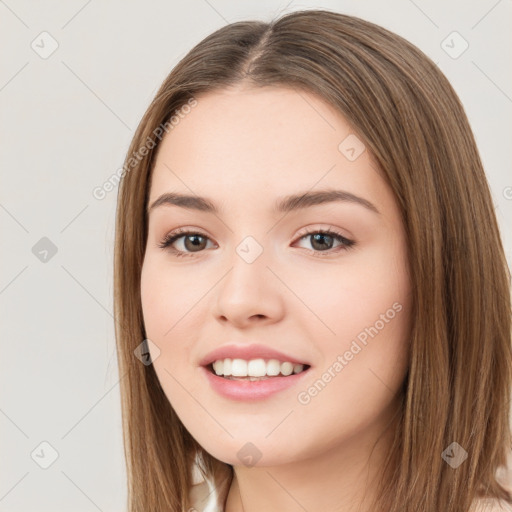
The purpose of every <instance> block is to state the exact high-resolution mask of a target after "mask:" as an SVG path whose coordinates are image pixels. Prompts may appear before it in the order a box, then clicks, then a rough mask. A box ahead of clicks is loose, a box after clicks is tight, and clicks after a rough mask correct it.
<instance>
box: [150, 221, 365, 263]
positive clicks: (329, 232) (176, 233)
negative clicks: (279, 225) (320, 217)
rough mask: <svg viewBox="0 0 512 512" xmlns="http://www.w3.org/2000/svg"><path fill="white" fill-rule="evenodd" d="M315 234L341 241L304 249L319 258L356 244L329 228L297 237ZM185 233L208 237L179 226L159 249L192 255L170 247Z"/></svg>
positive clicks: (185, 255)
mask: <svg viewBox="0 0 512 512" xmlns="http://www.w3.org/2000/svg"><path fill="white" fill-rule="evenodd" d="M316 234H323V235H329V236H332V237H334V238H335V239H337V240H338V241H340V242H341V243H342V246H341V247H338V249H337V250H335V249H329V250H327V251H315V250H314V249H305V250H306V251H308V252H309V253H310V254H312V255H313V256H316V257H319V258H325V257H328V256H330V255H332V254H333V253H338V252H341V251H347V250H349V249H351V248H352V247H354V245H356V242H354V241H353V240H349V239H348V238H346V237H344V236H343V235H341V234H340V233H338V232H337V231H333V230H331V229H323V230H320V229H316V230H307V231H306V232H305V233H303V234H302V235H301V236H300V237H299V240H301V239H302V238H306V237H307V236H310V235H316ZM185 235H199V236H202V237H204V238H208V237H207V236H206V235H204V234H203V233H200V232H196V231H190V230H187V229H184V228H179V229H177V230H175V231H173V232H171V233H169V234H168V235H166V236H165V237H164V239H163V240H162V241H161V242H160V243H159V244H158V247H159V248H160V249H168V250H170V251H171V252H172V253H173V254H174V255H175V256H178V257H188V256H194V254H195V253H187V252H184V251H178V250H176V249H174V248H172V247H171V244H173V243H174V242H175V241H176V240H178V239H179V238H182V237H183V236H185ZM199 252H201V251H199Z"/></svg>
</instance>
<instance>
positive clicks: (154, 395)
mask: <svg viewBox="0 0 512 512" xmlns="http://www.w3.org/2000/svg"><path fill="white" fill-rule="evenodd" d="M240 83H244V84H248V85H251V86H255V87H263V86H287V87H292V88H295V89H296V90H297V91H299V90H304V91H308V92H311V93H315V94H317V95H319V96H320V97H321V98H323V99H324V100H325V101H326V102H328V103H329V104H331V105H333V106H334V107H335V108H336V109H338V111H339V112H340V113H341V114H342V115H343V116H345V118H346V119H347V120H348V122H349V123H350V124H351V125H352V126H353V127H354V129H355V130H356V133H357V134H358V136H359V137H360V138H361V140H363V142H364V144H365V145H366V147H367V148H368V150H369V151H370V152H371V154H372V155H373V157H374V159H375V161H376V162H377V163H378V166H379V169H380V170H381V171H382V174H383V176H384V177H385V179H386V181H387V182H388V184H389V186H390V187H391V189H392V191H393V193H394V195H395V198H396V201H397V203H398V205H399V208H400V210H401V214H402V219H403V223H404V226H405V230H406V234H407V239H408V258H409V264H410V269H411V280H412V282H411V288H412V294H413V295H412V303H413V307H412V318H411V333H410V361H409V370H408V374H407V376H406V381H405V383H404V387H403V391H404V392H403V408H402V411H401V416H400V418H399V420H400V421H399V422H398V426H397V428H396V431H395V434H394V435H395V437H394V442H393V444H392V446H391V449H390V452H389V457H388V459H387V460H388V462H387V467H385V468H382V469H383V475H385V478H384V476H383V479H382V482H381V486H380V488H379V495H378V502H377V503H376V506H375V510H385V511H386V512H398V511H410V510H414V511H417V512H420V511H421V512H439V511H440V510H442V511H443V512H467V511H468V510H469V508H470V506H471V504H472V503H473V500H474V499H475V498H476V497H478V496H489V497H494V498H502V499H504V500H506V501H507V502H508V503H512V495H511V494H510V492H509V491H508V490H507V489H506V488H505V487H503V486H502V485H500V483H499V481H497V479H496V472H497V470H498V468H499V467H500V466H505V464H506V456H507V453H508V451H509V450H510V448H511V446H512V445H511V431H510V423H509V416H508V414H509V409H508V406H509V402H510V393H511V385H512V348H511V307H510V306H511V303H510V284H509V283H510V274H509V270H508V266H507V261H506V259H505V256H504V251H503V247H502V243H501V239H500V234H499V230H498V225H497V221H496V217H495V213H494V208H493V202H492V198H491V194H490V191H489V187H488V184H487V181H486V178H485V175H484V170H483V167H482V163H481V160H480V157H479V154H478V150H477V147H476V144H475V140H474V137H473V134H472V131H471V128H470V126H469V123H468V120H467V117H466V115H465V112H464V109H463V106H462V105H461V103H460V101H459V99H458V97H457V95H456V93H455V92H454V90H453V88H452V87H451V85H450V84H449V82H448V80H447V79H446V77H445V76H444V75H443V74H442V73H441V71H440V70H439V69H438V68H437V67H436V65H435V64H434V63H433V62H432V61H431V60H430V59H429V58H428V57H427V56H425V55H424V54H423V53H422V52H421V51H420V50H418V49H417V48H416V47H415V46H413V45H412V44H410V43H409V42H407V41H406V40H404V39H402V38H401V37H399V36H397V35H395V34H393V33H391V32H389V31H387V30H385V29H384V28H381V27H379V26H377V25H374V24H372V23H369V22H367V21H364V20H362V19H359V18H356V17H353V16H346V15H342V14H339V13H335V12H330V11H326V10H309V11H296V12H293V13H290V14H287V15H284V16H282V17H280V18H278V19H275V20H273V21H272V22H270V23H264V22H261V21H243V22H237V23H233V24H230V25H227V26H225V27H223V28H221V29H220V30H217V31H216V32H214V33H213V34H211V35H209V36H208V37H206V38H205V39H204V40H203V41H201V42H200V43H199V44H198V45H197V46H195V47H194V48H193V49H192V50H191V51H190V52H189V53H188V54H187V55H186V56H185V57H184V58H183V59H182V60H181V61H180V62H179V63H178V65H177V66H176V67H175V68H174V69H173V70H172V71H171V73H170V74H169V75H168V77H167V78H166V79H165V81H164V83H163V84H162V86H161V87H160V89H159V91H158V93H157V94H156V97H155V98H154V100H153V101H152V103H151V105H150V106H149V108H148V109H147V111H146V113H145V114H144V116H143V118H142V120H141V122H140V124H139V126H138V128H137V131H136V133H135V135H134V137H133V140H132V142H131V146H130V149H129V151H128V155H127V157H126V161H125V168H124V169H125V172H124V173H123V174H124V175H123V177H122V180H121V182H120V188H119V191H118V206H117V218H116V241H115V254H114V295H115V296H114V312H115V319H116V340H117V355H118V363H119V370H120V374H121V375H122V379H121V398H122V415H123V429H124V443H125V454H126V462H127V469H128V489H129V495H128V505H129V511H130V512H143V511H144V512H146V511H164V510H165V511H172V512H182V511H183V510H186V509H187V507H188V506H189V502H188V492H189V489H190V487H191V484H192V481H191V465H192V461H193V459H194V456H195V454H196V453H197V454H199V455H200V456H201V457H202V460H204V461H205V467H206V468H207V470H208V471H209V472H211V471H213V470H214V469H215V468H216V467H219V465H223V464H224V463H222V462H221V461H218V460H216V459H214V458H213V457H212V456H211V455H209V454H208V453H206V452H205V451H204V450H203V449H202V448H201V446H199V445H198V443H197V442H196V441H195V440H194V439H193V438H192V437H191V435H190V434H189V433H188V431H187V430H186V428H185V427H184V426H183V424H182V423H181V422H180V420H179V418H178V417H177V415H176V413H175V412H174V410H173V408H172V406H171V405H170V403H169V401H168V400H167V398H166V396H165V394H164V392H163V390H162V388H161V387H160V384H159V382H158V378H157V376H156V373H155V371H154V368H153V366H152V365H143V364H141V363H140V361H139V360H138V359H137V358H136V357H135V356H134V350H135V349H136V348H137V346H139V345H140V344H141V342H142V340H144V339H146V333H145V329H144V324H143V317H142V307H141V296H140V278H141V267H142V263H143V259H144V250H145V245H146V236H147V217H146V204H147V199H148V193H149V187H150V182H151V170H152V168H153V165H154V162H155V155H156V152H157V150H158V143H159V142H160V140H161V132H162V130H161V129H159V127H162V126H164V127H166V129H165V131H168V130H169V128H170V127H171V124H169V123H168V121H169V119H170V118H171V116H173V115H175V112H176V111H177V110H178V109H180V108H182V107H183V106H184V105H186V104H187V102H190V100H191V99H192V101H194V100H193V98H194V97H197V96H198V95H199V94H200V93H205V92H208V91H213V90H215V89H217V90H218V89H222V88H226V87H229V86H232V85H235V84H240ZM166 123H167V124H166ZM159 130H160V131H159ZM148 141H152V143H151V146H150V145H149V144H148ZM144 146H146V148H149V149H147V150H146V151H145V152H142V151H140V149H141V148H142V147H144ZM142 153H144V155H141V154H142ZM134 155H137V158H135V160H133V159H134ZM453 442H456V443H458V445H460V446H461V447H462V448H463V449H464V450H465V451H466V452H467V454H468V458H467V460H465V461H464V463H462V464H461V465H460V466H459V467H457V468H456V469H454V468H453V467H451V465H450V464H447V463H446V462H445V460H443V457H442V456H441V454H442V453H443V452H444V451H445V449H447V448H449V447H450V445H452V443H453Z"/></svg>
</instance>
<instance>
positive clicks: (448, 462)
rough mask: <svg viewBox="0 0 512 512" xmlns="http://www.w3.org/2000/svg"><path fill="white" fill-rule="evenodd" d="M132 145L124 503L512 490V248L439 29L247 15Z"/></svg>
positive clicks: (499, 497)
mask: <svg viewBox="0 0 512 512" xmlns="http://www.w3.org/2000/svg"><path fill="white" fill-rule="evenodd" d="M124 169H125V172H124V173H123V177H122V181H121V183H120V190H119V195H118V209H117V225H116V247H115V276H114V279H115V315H116V337H117V343H118V358H119V366H120V372H121V374H122V375H124V376H125V378H123V379H122V380H121V385H122V387H121V393H122V405H123V420H124V433H125V450H126V458H127V468H128V477H129V481H128V486H129V497H128V502H129V510H130V512H142V511H148V510H151V511H162V512H163V511H172V512H178V511H179V512H181V511H186V510H189V511H192V510H198V511H199V510H208V511H213V510H219V511H225V512H241V511H245V512H254V511H262V510H264V511H266V512H272V511H287V512H295V511H304V510H307V511H311V512H312V511H316V510H322V511H343V512H352V511H356V510H357V511H359V512H365V511H385V512H399V511H400V512H406V511H407V512H410V511H415V512H440V511H443V512H468V511H470V510H471V511H473V510H475V511H476V510H507V509H508V510H510V509H511V508H512V507H510V506H511V504H512V494H511V490H510V489H509V488H507V486H506V482H505V480H504V478H503V477H504V475H506V472H505V471H506V462H507V460H506V457H507V454H508V453H509V452H510V448H511V435H510V424H509V417H508V413H509V403H510V387H511V384H512V380H511V379H512V349H511V315H510V313H511V309H510V289H509V274H508V268H507V262H506V259H505V257H504V251H503V248H502V244H501V241H500V235H499V231H498V226H497V222H496V218H495V214H494V208H493V203H492V199H491V195H490V192H489V188H488V185H487V182H486V179H485V175H484V171H483V169H482V164H481V161H480V158H479V155H478V151H477V148H476V145H475V141H474V138H473V135H472V132H471V128H470V126H469V124H468V120H467V118H466V115H465V113H464V109H463V107H462V105H461V103H460V101H459V100H458V98H457V96H456V94H455V92H454V91H453V89H452V87H451V86H450V84H449V83H448V81H447V80H446V78H445V77H444V75H443V74H442V73H441V72H440V71H439V69H438V68H437V67H436V66H435V65H434V64H433V63H432V62H431V61H430V60H429V59H428V58H427V57H426V56H425V55H424V54H423V53H422V52H421V51H419V50H418V49H417V48H416V47H414V46H412V45H411V44H410V43H408V42H407V41H405V40H404V39H402V38H401V37H399V36H397V35H395V34H392V33H390V32H389V31H387V30H385V29H383V28H381V27H378V26H376V25H374V24H372V23H369V22H366V21H364V20H361V19H358V18H355V17H351V16H345V15H342V14H338V13H334V12H329V11H320V10H312V11H299V12H294V13H292V14H288V15H285V16H283V17H281V18H279V19H277V20H275V21H273V22H272V23H263V22H256V21H252V22H239V23H234V24H231V25H228V26H226V27H224V28H222V29H220V30H218V31H216V32H215V33H213V34H212V35H210V36H208V37H207V38H206V39H204V40H203V41H202V42H201V43H199V44H198V45H197V46H196V47H195V48H193V49H192V50H191V51H190V52H189V53H188V55H186V56H185V58H183V59H182V61H181V62H180V63H179V64H178V65H177V66H176V67H175V68H174V69H173V70H172V72H171V73H170V74H169V76H168V77H167V79H166V80H165V81H164V83H163V85H162V86H161V88H160V90H159V91H158V93H157V95H156V97H155V99H154V100H153V102H152V103H151V105H150V106H149V108H148V110H147V112H146V113H145V115H144V117H143V119H142V121H141V123H140V125H139V127H138V129H137V132H136V134H135V136H134V138H133V141H132V143H131V147H130V150H129V153H128V155H127V157H126V162H125V167H124ZM500 505H501V506H502V507H503V509H501V508H498V507H499V506H500ZM485 507H488V508H485ZM489 507H492V508H489ZM507 507H510V508H507Z"/></svg>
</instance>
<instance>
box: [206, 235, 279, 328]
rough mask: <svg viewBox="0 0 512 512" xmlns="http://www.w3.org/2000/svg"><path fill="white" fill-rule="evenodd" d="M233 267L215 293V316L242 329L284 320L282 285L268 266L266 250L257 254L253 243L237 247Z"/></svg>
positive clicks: (248, 242)
mask: <svg viewBox="0 0 512 512" xmlns="http://www.w3.org/2000/svg"><path fill="white" fill-rule="evenodd" d="M230 263H231V267H230V268H229V270H228V271H227V273H226V274H225V275H224V277H223V278H222V279H221V281H220V282H219V284H218V287H217V291H216V301H215V307H214V315H215V317H216V318H217V319H218V320H219V321H222V322H230V323H232V324H233V325H235V326H236V327H239V328H243V327H247V326H249V325H252V324H254V323H256V322H257V323H261V322H265V323H273V322H277V321H279V320H280V319H281V318H282V315H283V311H284V305H283V284H282V283H281V282H280V281H279V279H278V278H277V277H276V275H275V272H274V271H272V270H271V269H270V267H269V263H271V262H270V258H269V255H268V254H267V252H266V251H265V250H263V248H262V250H260V251H259V254H258V253H257V248H256V246H255V244H254V242H253V241H251V240H246V241H245V242H242V243H241V244H240V245H239V246H238V247H237V248H236V254H234V255H233V258H231V260H230Z"/></svg>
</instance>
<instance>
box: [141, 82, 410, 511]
mask: <svg viewBox="0 0 512 512" xmlns="http://www.w3.org/2000/svg"><path fill="white" fill-rule="evenodd" d="M197 100H198V105H197V106H196V107H195V108H193V109H192V110H191V112H190V113H189V114H187V115H186V116H184V117H183V118H182V119H181V120H180V122H179V124H178V125H177V126H176V127H175V128H174V129H173V130H172V131H170V132H169V133H168V134H167V135H166V136H165V137H164V139H163V140H162V142H161V145H160V147H159V152H158V155H157V160H156V164H155V168H154V174H153V178H152V183H151V188H150V194H149V204H152V203H153V201H154V200H155V199H156V198H157V197H159V196H160V195H161V194H163V193H165V192H170V191H173V192H181V193H184V194H192V195H199V196H206V197H208V198H210V199H211V200H212V201H214V202H215V203H216V204H217V205H218V207H219V208H221V210H222V212H221V214H220V215H219V216H216V215H214V214H211V213H206V212H199V211H194V210H187V209H184V208H180V207H178V206H171V205H165V206H161V207H157V208H155V209H154V210H152V211H151V213H150V216H149V225H148V239H147V246H146V252H145V258H144V264H143V268H142V278H141V298H142V306H143V315H144V323H145V327H146V333H147V337H148V338H149V339H151V340H152V341H153V343H155V345H157V346H158V347H159V349H160V354H159V355H158V357H156V359H155V360H154V363H153V364H154V367H155V371H156V373H157V375H158V378H159V380H160V383H161V385H162V388H163V390H164V392H165V394H166V396H167V397H168V399H169V401H170V403H171V404H172V406H173V407H174V409H175V411H176V413H177V414H178V416H179V417H180V419H181V421H182V422H183V424H184V425H185V427H186V428H187V429H188V431H189V432H190V433H191V434H192V436H193V437H194V438H195V439H196V440H197V441H198V442H199V443H200V444H201V446H203V447H204V448H205V450H206V451H208V452H209V453H210V454H212V455H213V456H214V457H216V458H217V459H219V460H221V461H223V462H225V463H228V464H231V465H233V466H234V469H235V477H234V479H233V482H232V485H231V488H230V491H229V494H228V498H227V503H226V511H227V512H238V511H242V510H245V512H251V511H261V510H265V511H268V512H273V511H280V512H282V511H283V510H286V511H287V512H295V511H300V512H303V511H304V509H305V510H309V511H312V510H325V511H334V510H336V511H352V510H358V511H359V512H364V511H365V510H370V508H369V500H370V498H372V497H373V492H374V488H375V485H374V483H375V478H377V477H378V476H380V468H381V467H382V464H383V457H384V449H385V448H386V447H387V446H388V443H389V442H390V439H391V434H392V430H391V429H387V430H386V427H387V426H388V425H389V422H390V420H391V418H392V415H393V412H395V410H396V407H397V397H398V394H397V393H398V391H399V389H400V387H401V386H402V384H403V381H404V378H405V375H406V372H407V352H408V335H409V317H410V303H409V302H410V301H409V297H410V288H409V287H410V280H409V277H408V273H407V252H406V238H405V234H404V230H403V225H402V222H401V219H400V215H399V210H398V207H397V203H396V201H395V199H394V197H393V194H392V192H391V190H390V188H389V187H388V186H387V184H386V182H385V181H384V179H383V177H382V175H381V174H380V172H379V171H378V170H377V166H376V165H375V163H374V162H373V161H372V158H371V155H370V153H369V151H364V152H363V153H362V154H361V155H360V156H359V157H358V158H357V159H356V160H354V161H350V160H349V159H347V158H346V156H345V155H344V154H343V153H342V152H340V151H339V150H338V145H339V144H340V142H341V141H343V140H344V139H345V138H346V137H347V136H348V135H349V134H354V130H353V129H352V128H351V127H350V125H349V124H348V123H347V121H346V120H345V119H344V117H343V116H342V115H341V114H340V113H339V112H338V111H337V110H335V109H333V108H332V107H331V106H329V105H328V104H326V103H325V102H324V101H323V100H322V99H321V98H319V97H317V96H315V95H313V94H310V93H306V92H303V91H301V92H300V93H299V92H296V91H294V90H293V89H289V88H285V87H278V88H277V87H272V88H257V89H251V88H248V87H241V86H238V87H236V88H231V89H229V90H227V89H226V90H222V91H215V92H209V93H206V94H203V95H200V96H198V97H197ZM324 188H335V189H342V190H345V191H349V192H351V193H353V194H356V195H357V196H360V197H362V198H364V199H366V200H368V201H371V202H372V203H373V204H374V205H375V206H376V208H377V209H378V210H379V212H380V213H379V214H376V213H375V212H373V211H370V210H368V209H366V208H364V207H363V206H361V205H359V204H356V203H351V202H332V203H325V204H321V205H316V206H313V207H310V208H306V209H303V210H299V211H296V212H290V213H287V214H286V215H285V214H282V213H281V214H279V213H273V212H272V209H271V208H272V206H273V204H274V201H275V200H276V199H277V198H278V197H281V196H285V195H289V194H294V193H299V192H305V191H310V190H319V189H324ZM180 227H183V228H190V230H192V231H194V230H195V231H199V232H200V233H201V234H203V235H204V236H206V237H207V238H206V239H200V241H202V243H200V244H199V249H194V246H193V245H192V244H190V243H188V244H187V245H185V242H186V237H182V238H180V239H178V240H177V241H176V242H174V244H173V246H174V248H175V249H176V250H181V251H183V252H188V253H189V254H191V256H185V257H178V256H175V255H174V254H173V253H172V252H171V249H170V248H167V249H162V248H159V247H158V244H159V243H160V242H161V241H162V240H163V239H164V237H165V236H166V235H167V234H169V233H171V232H172V231H174V230H176V229H177V228H180ZM305 228H311V230H312V231H313V230H314V231H313V232H314V233H322V232H324V230H325V229H329V228H331V229H333V230H335V231H337V232H339V233H340V234H342V236H344V237H345V238H348V239H350V240H353V241H355V242H356V244H355V245H354V246H353V247H351V248H349V249H343V248H341V249H340V247H341V242H340V241H339V240H337V239H331V241H329V240H327V241H326V242H325V243H326V244H327V245H326V246H321V245H319V244H315V241H314V239H313V236H312V235H308V236H304V234H303V232H304V229H305ZM247 236H252V237H253V238H254V239H256V240H257V242H258V243H259V244H260V245H261V247H262V248H263V252H262V254H261V255H260V256H259V257H258V258H257V259H256V260H255V261H254V262H253V263H250V264H249V263H247V262H246V261H244V259H242V258H241V257H240V256H239V255H238V254H237V252H236V248H237V246H238V245H239V244H240V242H241V241H242V240H243V239H244V238H245V237H247ZM319 247H320V249H319ZM321 247H326V249H325V250H323V251H322V249H321ZM194 251H195V252H194ZM315 251H316V255H315V254H313V252H315ZM327 253H330V255H328V256H322V255H325V254H327ZM394 303H398V304H399V305H400V306H401V311H400V312H397V313H396V315H395V316H394V318H393V319H392V320H389V321H388V322H387V323H385V326H384V328H382V329H380V330H379V331H378V334H377V335H375V336H374V337H373V338H369V339H368V342H367V345H366V346H364V345H361V344H359V345H361V346H362V347H363V348H362V350H361V351H360V352H358V353H357V355H355V356H354V357H353V358H352V360H350V361H348V362H347V364H346V366H344V367H343V369H342V370H341V371H338V372H337V373H336V372H334V374H335V377H334V378H331V379H330V382H328V383H326V385H325V386H324V388H323V389H322V390H321V391H320V392H319V393H317V395H316V396H314V397H312V398H311V400H310V401H309V403H307V404H304V403H300V402H299V401H298V398H297V397H298V393H299V392H301V391H304V390H307V389H308V387H310V386H312V385H313V383H315V382H317V381H318V379H321V378H322V374H324V373H325V372H326V371H327V370H328V368H329V367H332V366H333V363H334V362H335V361H336V360H337V357H338V356H339V355H341V356H343V354H344V353H345V352H346V351H347V350H349V348H350V346H351V343H352V342H353V340H354V339H356V337H357V335H358V334H359V333H361V332H362V331H364V329H365V328H366V327H369V326H372V325H374V324H375V323H376V321H378V320H379V318H381V316H380V315H382V314H385V313H386V311H388V310H389V309H390V308H392V305H393V304H394ZM229 342H234V343H240V344H243V343H247V344H250V343H261V344H264V345H270V346H272V347H276V348H277V349H278V350H282V351H283V352H286V353H290V354H293V355H295V356H296V357H298V358H299V359H300V360H303V361H308V362H309V363H310V364H311V370H310V375H309V377H308V378H306V379H305V381H304V383H303V384H301V385H300V388H298V387H295V386H293V387H292V388H289V389H287V390H285V391H281V392H279V393H277V394H274V395H273V396H271V397H270V398H267V399H264V400H261V401H257V402H236V401H232V400H229V399H227V398H224V397H222V396H220V395H218V394H217V393H216V392H215V391H213V390H212V389H211V388H210V386H209V384H208V381H207V380H206V378H205V377H204V375H203V374H202V371H201V368H200V367H199V360H200V358H201V357H203V356H204V355H205V354H206V353H207V352H209V351H211V350H213V349H214V348H216V347H218V346H220V345H223V344H226V343H229ZM153 352H154V351H153ZM155 355H156V354H153V353H152V356H153V357H154V356H155ZM324 382H325V381H324ZM381 435H382V437H381V441H380V442H379V443H378V444H377V445H376V446H375V449H374V450H373V452H372V448H373V447H374V445H375V443H376V441H377V439H378V438H379V436H381ZM247 442H251V443H253V444H254V445H255V446H256V447H257V448H258V450H259V452H261V458H260V459H259V460H258V461H257V463H256V464H255V465H254V466H252V467H247V466H245V465H244V464H243V462H242V461H241V460H240V459H239V457H238V456H237V452H238V451H239V450H240V449H241V448H242V447H243V446H244V445H245V444H246V443H247ZM370 452H372V454H371V458H370ZM241 499H242V500H243V504H242V503H241ZM358 507H359V508H358Z"/></svg>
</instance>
